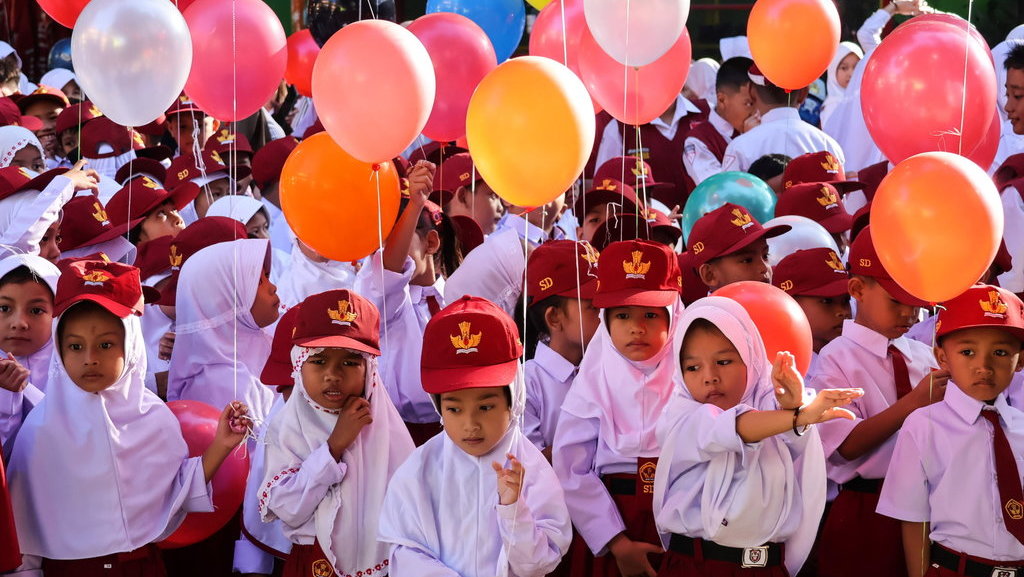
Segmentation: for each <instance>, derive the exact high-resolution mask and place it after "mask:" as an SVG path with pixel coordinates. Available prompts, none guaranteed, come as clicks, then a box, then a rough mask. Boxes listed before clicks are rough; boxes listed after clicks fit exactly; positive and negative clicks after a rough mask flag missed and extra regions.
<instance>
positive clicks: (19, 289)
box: [0, 281, 53, 357]
mask: <svg viewBox="0 0 1024 577" xmlns="http://www.w3.org/2000/svg"><path fill="white" fill-rule="evenodd" d="M52 321H53V296H52V295H51V294H50V289H49V287H47V286H46V285H44V284H43V283H41V282H34V281H28V282H18V283H7V284H5V285H3V286H0V350H3V351H4V352H7V353H10V354H12V355H14V356H17V357H23V356H25V355H30V354H32V353H34V352H36V351H38V350H39V349H41V348H43V345H45V344H46V342H47V341H49V340H50V326H51V324H52Z"/></svg>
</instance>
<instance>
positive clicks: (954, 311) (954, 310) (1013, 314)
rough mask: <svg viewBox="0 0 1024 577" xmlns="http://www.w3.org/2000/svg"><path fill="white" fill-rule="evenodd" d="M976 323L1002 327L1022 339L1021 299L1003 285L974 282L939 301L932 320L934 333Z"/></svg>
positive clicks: (1023, 306) (1023, 314)
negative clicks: (959, 293)
mask: <svg viewBox="0 0 1024 577" xmlns="http://www.w3.org/2000/svg"><path fill="white" fill-rule="evenodd" d="M979 327H993V328H998V329H1003V330H1005V331H1007V332H1009V333H1011V334H1012V335H1013V336H1014V338H1016V339H1018V340H1020V341H1022V342H1024V303H1021V300H1020V299H1019V298H1018V297H1017V295H1015V294H1013V293H1012V292H1010V291H1008V290H1006V289H1004V288H1000V287H997V286H992V285H980V284H979V285H974V286H972V287H971V288H969V289H967V290H966V291H965V292H964V293H963V294H961V295H960V296H958V297H956V298H954V299H952V300H948V301H946V302H944V303H942V307H941V308H940V309H939V316H938V319H937V320H936V321H935V336H936V338H939V337H944V336H946V335H948V334H949V333H951V332H953V331H958V330H961V329H971V328H979Z"/></svg>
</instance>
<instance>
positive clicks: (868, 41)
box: [857, 8, 892, 55]
mask: <svg viewBox="0 0 1024 577" xmlns="http://www.w3.org/2000/svg"><path fill="white" fill-rule="evenodd" d="M891 19H892V15H890V14H889V13H888V12H886V11H885V10H883V9H881V8H879V9H878V10H876V11H875V13H874V14H872V15H871V16H868V19H867V20H865V21H864V24H862V25H861V27H860V30H857V42H858V43H859V44H860V47H861V48H863V49H864V54H865V55H866V54H868V53H869V52H871V51H872V50H874V49H875V48H878V45H879V44H881V43H882V30H883V29H884V28H885V25H886V24H888V23H889V20H891Z"/></svg>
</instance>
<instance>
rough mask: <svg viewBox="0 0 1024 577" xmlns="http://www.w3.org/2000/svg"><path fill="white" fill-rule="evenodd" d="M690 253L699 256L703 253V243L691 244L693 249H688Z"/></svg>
mask: <svg viewBox="0 0 1024 577" xmlns="http://www.w3.org/2000/svg"><path fill="white" fill-rule="evenodd" d="M690 252H692V253H693V254H700V253H702V252H704V243H703V242H695V243H693V248H691V249H690Z"/></svg>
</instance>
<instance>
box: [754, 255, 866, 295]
mask: <svg viewBox="0 0 1024 577" xmlns="http://www.w3.org/2000/svg"><path fill="white" fill-rule="evenodd" d="M849 281H850V275H849V273H847V271H846V267H845V266H843V261H842V259H840V258H839V255H838V254H836V251H834V250H832V249H830V248H812V249H807V250H798V251H796V252H794V253H793V254H791V255H789V256H787V257H786V258H784V259H782V260H781V261H779V264H777V265H775V269H774V270H773V271H772V284H773V285H775V286H777V287H779V288H780V289H782V290H784V291H786V294H788V295H789V296H794V297H795V296H809V297H838V296H842V295H845V294H849V291H848V284H849Z"/></svg>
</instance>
